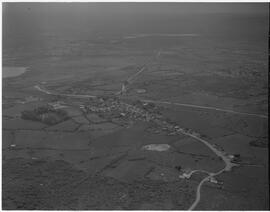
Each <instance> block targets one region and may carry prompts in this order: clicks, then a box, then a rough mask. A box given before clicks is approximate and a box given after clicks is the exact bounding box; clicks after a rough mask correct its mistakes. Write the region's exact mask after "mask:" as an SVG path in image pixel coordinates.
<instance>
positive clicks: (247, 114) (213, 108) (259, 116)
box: [141, 99, 268, 119]
mask: <svg viewBox="0 0 270 212" xmlns="http://www.w3.org/2000/svg"><path fill="white" fill-rule="evenodd" d="M141 101H143V102H152V103H156V104H169V105H177V106H183V107H192V108H199V109H206V110H215V111H220V112H225V113H233V114H238V115H245V116H255V117H258V118H264V119H268V115H263V114H255V113H244V112H238V111H234V110H227V109H221V108H217V107H208V106H201V105H193V104H184V103H175V102H167V101H156V100H146V99H144V100H141Z"/></svg>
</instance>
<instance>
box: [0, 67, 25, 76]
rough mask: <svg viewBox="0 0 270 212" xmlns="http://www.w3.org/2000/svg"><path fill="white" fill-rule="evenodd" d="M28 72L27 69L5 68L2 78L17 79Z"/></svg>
mask: <svg viewBox="0 0 270 212" xmlns="http://www.w3.org/2000/svg"><path fill="white" fill-rule="evenodd" d="M26 71H28V69H27V67H3V68H2V78H8V77H17V76H19V75H21V74H23V73H24V72H26Z"/></svg>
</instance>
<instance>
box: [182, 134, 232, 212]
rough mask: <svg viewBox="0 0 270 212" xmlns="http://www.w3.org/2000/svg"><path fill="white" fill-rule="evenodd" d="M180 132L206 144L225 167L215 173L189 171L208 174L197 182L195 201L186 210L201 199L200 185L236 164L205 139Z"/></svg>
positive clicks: (194, 205) (193, 206) (193, 207)
mask: <svg viewBox="0 0 270 212" xmlns="http://www.w3.org/2000/svg"><path fill="white" fill-rule="evenodd" d="M182 134H184V135H187V136H189V137H192V138H194V139H196V140H198V141H200V142H201V143H203V144H204V145H206V146H207V147H208V148H209V149H211V150H212V151H213V152H214V153H215V154H216V155H217V156H218V157H220V158H221V159H222V160H223V162H224V163H225V167H224V168H223V169H221V170H219V171H218V172H215V173H211V172H207V171H205V170H193V171H192V172H191V173H190V176H191V175H192V174H193V173H195V172H199V171H200V172H205V173H208V174H209V175H208V176H207V177H205V178H204V179H202V180H201V182H200V183H199V185H198V187H197V189H196V199H195V201H194V202H193V203H192V205H191V206H190V207H189V209H188V210H193V209H195V208H196V206H197V205H198V203H199V202H200V199H201V187H202V185H203V184H204V182H206V181H208V180H209V179H210V178H211V177H214V176H217V175H220V174H221V173H223V172H224V171H230V170H231V169H232V167H234V166H236V164H234V163H232V162H231V160H230V159H229V158H228V157H226V156H225V155H224V153H223V152H221V151H219V150H218V149H216V148H215V147H214V146H212V145H211V144H210V143H208V142H207V141H206V140H204V139H202V138H200V137H198V136H195V135H193V134H191V133H186V132H182Z"/></svg>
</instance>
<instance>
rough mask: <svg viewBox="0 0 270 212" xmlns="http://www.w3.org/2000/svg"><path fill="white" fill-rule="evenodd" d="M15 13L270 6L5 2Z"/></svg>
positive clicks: (261, 6) (262, 7)
mask: <svg viewBox="0 0 270 212" xmlns="http://www.w3.org/2000/svg"><path fill="white" fill-rule="evenodd" d="M3 4H4V6H3V12H5V10H6V7H7V6H8V7H9V8H10V9H11V10H12V11H13V12H25V11H26V10H32V11H33V12H39V13H40V12H41V13H44V12H45V13H46V12H49V13H53V12H59V13H78V12H86V11H87V12H91V13H97V14H98V13H99V14H100V12H102V13H103V14H102V15H104V16H106V15H108V14H111V13H118V14H119V13H120V14H121V13H178V14H179V13H267V12H268V3H183V2H182V3H181V2H179V3H151V2H150V3H147V2H146V3H127V2H124V3H123V2H122V3H117V2H116V3H95V2H90V3H3Z"/></svg>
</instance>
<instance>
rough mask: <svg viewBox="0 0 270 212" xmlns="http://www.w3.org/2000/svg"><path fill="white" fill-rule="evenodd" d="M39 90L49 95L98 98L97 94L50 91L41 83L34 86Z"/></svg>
mask: <svg viewBox="0 0 270 212" xmlns="http://www.w3.org/2000/svg"><path fill="white" fill-rule="evenodd" d="M34 87H35V88H36V89H37V90H39V91H41V92H43V93H46V94H48V95H57V96H66V97H73V98H96V96H93V95H84V94H62V93H56V92H52V91H48V90H47V89H45V88H41V87H40V86H39V85H35V86H34Z"/></svg>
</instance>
